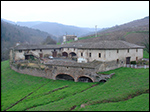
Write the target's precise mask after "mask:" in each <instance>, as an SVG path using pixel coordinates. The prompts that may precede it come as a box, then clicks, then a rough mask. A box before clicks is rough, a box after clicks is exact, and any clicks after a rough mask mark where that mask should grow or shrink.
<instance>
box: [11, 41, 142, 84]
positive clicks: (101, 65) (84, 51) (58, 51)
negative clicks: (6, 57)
mask: <svg viewBox="0 0 150 112" xmlns="http://www.w3.org/2000/svg"><path fill="white" fill-rule="evenodd" d="M143 48H144V46H139V45H135V44H131V43H128V42H126V41H121V40H116V41H106V40H105V41H100V42H97V43H92V42H90V43H69V44H63V45H18V46H15V47H13V48H11V49H10V63H16V62H18V61H20V60H29V59H31V58H35V59H39V60H40V61H41V63H44V65H45V66H46V67H45V69H44V70H30V69H24V70H21V69H20V68H18V69H17V68H15V67H13V66H12V69H14V70H16V71H17V72H20V73H26V74H30V75H35V76H40V77H46V78H50V79H54V80H56V79H67V80H73V81H75V82H78V81H84V82H100V81H102V80H103V81H104V80H105V81H106V80H107V79H108V77H109V78H110V76H107V75H105V76H104V75H100V74H97V73H98V72H103V71H108V70H112V69H116V68H119V67H123V66H125V65H126V64H129V63H130V62H131V61H138V60H139V59H142V58H143ZM48 56H53V57H54V59H49V60H47V61H44V59H46V58H47V57H48ZM68 60H70V61H68ZM32 71H33V72H32Z"/></svg>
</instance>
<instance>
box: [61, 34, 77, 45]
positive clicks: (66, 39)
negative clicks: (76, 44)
mask: <svg viewBox="0 0 150 112" xmlns="http://www.w3.org/2000/svg"><path fill="white" fill-rule="evenodd" d="M70 40H74V41H77V40H78V37H77V36H75V35H63V43H65V42H66V41H70Z"/></svg>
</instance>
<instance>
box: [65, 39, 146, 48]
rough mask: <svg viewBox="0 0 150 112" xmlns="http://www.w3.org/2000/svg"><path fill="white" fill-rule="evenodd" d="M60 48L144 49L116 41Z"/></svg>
mask: <svg viewBox="0 0 150 112" xmlns="http://www.w3.org/2000/svg"><path fill="white" fill-rule="evenodd" d="M62 47H73V48H81V49H127V48H144V46H139V45H135V44H131V43H128V42H126V41H121V40H116V41H107V40H105V41H100V42H96V43H92V42H88V43H69V44H65V45H63V46H62Z"/></svg>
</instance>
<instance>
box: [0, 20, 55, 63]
mask: <svg viewBox="0 0 150 112" xmlns="http://www.w3.org/2000/svg"><path fill="white" fill-rule="evenodd" d="M47 36H51V37H52V35H50V34H48V33H46V32H43V31H40V30H35V29H31V28H27V27H21V26H18V25H14V24H10V23H7V22H5V21H3V20H1V61H2V60H7V59H9V48H10V47H13V46H15V44H16V43H17V42H20V43H22V44H25V43H28V44H41V43H42V42H44V39H46V37H47Z"/></svg>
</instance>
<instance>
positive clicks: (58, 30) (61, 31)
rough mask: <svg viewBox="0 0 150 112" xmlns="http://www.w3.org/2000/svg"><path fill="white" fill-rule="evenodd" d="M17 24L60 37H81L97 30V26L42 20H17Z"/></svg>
mask: <svg viewBox="0 0 150 112" xmlns="http://www.w3.org/2000/svg"><path fill="white" fill-rule="evenodd" d="M16 24H17V25H20V26H27V27H30V28H34V29H39V30H41V31H45V32H47V33H50V34H52V35H55V36H56V37H58V38H62V36H63V35H66V34H68V35H77V36H78V37H79V36H82V35H85V34H87V33H90V32H94V31H95V28H84V27H76V26H71V25H64V24H60V23H56V22H40V21H35V22H34V21H33V22H17V23H16ZM93 27H94V26H93ZM99 30H100V28H99ZM58 38H57V39H58ZM57 39H55V40H57Z"/></svg>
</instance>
